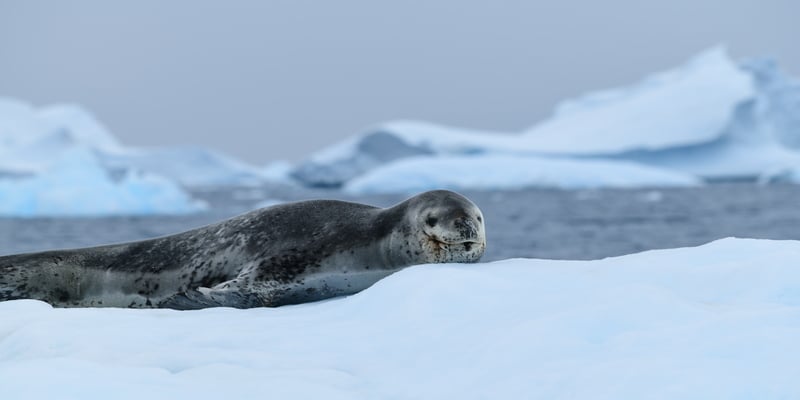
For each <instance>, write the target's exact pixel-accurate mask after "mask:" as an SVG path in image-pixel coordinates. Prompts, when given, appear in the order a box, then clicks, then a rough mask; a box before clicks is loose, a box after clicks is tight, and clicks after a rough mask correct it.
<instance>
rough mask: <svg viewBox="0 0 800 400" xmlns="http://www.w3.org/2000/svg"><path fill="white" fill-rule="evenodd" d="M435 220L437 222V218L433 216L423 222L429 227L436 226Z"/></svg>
mask: <svg viewBox="0 0 800 400" xmlns="http://www.w3.org/2000/svg"><path fill="white" fill-rule="evenodd" d="M437 222H439V220H438V219H436V218H434V217H428V219H426V220H425V223H426V224H428V226H430V227H434V226H436V223H437Z"/></svg>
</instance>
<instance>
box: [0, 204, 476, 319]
mask: <svg viewBox="0 0 800 400" xmlns="http://www.w3.org/2000/svg"><path fill="white" fill-rule="evenodd" d="M485 247H486V238H485V232H484V225H483V215H482V214H481V211H480V210H479V209H478V207H477V206H475V204H473V203H472V202H470V201H469V200H468V199H466V198H465V197H463V196H461V195H459V194H457V193H453V192H449V191H431V192H426V193H422V194H420V195H417V196H415V197H412V198H410V199H408V200H406V201H404V202H402V203H400V204H397V205H395V206H393V207H390V208H386V209H382V208H377V207H373V206H369V205H364V204H357V203H349V202H343V201H335V200H312V201H303V202H296V203H288V204H282V205H277V206H273V207H269V208H264V209H260V210H256V211H252V212H250V213H247V214H243V215H240V216H238V217H234V218H231V219H229V220H226V221H223V222H220V223H216V224H213V225H208V226H205V227H202V228H198V229H194V230H190V231H187V232H183V233H179V234H176V235H171V236H165V237H161V238H156V239H150V240H144V241H139V242H132V243H122V244H116V245H108V246H101V247H93V248H86V249H76V250H59V251H47V252H41V253H31V254H20V255H11V256H5V257H0V300H12V299H39V300H43V301H46V302H48V303H50V304H52V305H54V306H58V307H131V308H176V309H194V308H205V307H214V306H228V307H237V308H249V307H257V306H280V305H285V304H295V303H303V302H309V301H315V300H320V299H325V298H330V297H334V296H339V295H345V294H351V293H355V292H358V291H360V290H363V289H365V288H366V287H368V286H370V285H372V284H373V283H375V282H377V281H378V280H379V279H381V278H383V277H385V276H387V275H389V274H391V273H392V272H395V271H397V270H399V269H401V268H403V267H406V266H409V265H413V264H422V263H440V262H475V261H478V260H479V259H480V257H481V256H482V255H483V252H484V250H485Z"/></svg>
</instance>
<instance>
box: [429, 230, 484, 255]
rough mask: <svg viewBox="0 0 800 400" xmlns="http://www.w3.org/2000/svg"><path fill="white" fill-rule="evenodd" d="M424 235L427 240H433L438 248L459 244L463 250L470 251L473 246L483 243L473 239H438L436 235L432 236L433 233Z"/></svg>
mask: <svg viewBox="0 0 800 400" xmlns="http://www.w3.org/2000/svg"><path fill="white" fill-rule="evenodd" d="M426 236H427V237H428V240H430V241H431V242H433V244H434V245H436V246H437V247H439V248H441V247H443V246H458V245H461V246H464V250H466V251H471V250H472V248H473V247H480V246H481V244H482V243H483V242H481V241H478V240H474V239H465V240H452V241H449V240H442V239H439V238H438V237H436V236H433V235H428V234H426Z"/></svg>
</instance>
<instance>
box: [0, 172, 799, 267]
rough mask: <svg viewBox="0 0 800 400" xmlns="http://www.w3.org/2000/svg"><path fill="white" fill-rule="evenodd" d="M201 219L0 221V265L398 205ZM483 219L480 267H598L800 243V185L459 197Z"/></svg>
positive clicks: (268, 192)
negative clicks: (734, 242) (740, 240)
mask: <svg viewBox="0 0 800 400" xmlns="http://www.w3.org/2000/svg"><path fill="white" fill-rule="evenodd" d="M194 194H195V196H196V197H199V198H201V199H203V200H205V201H206V202H208V203H209V205H210V211H208V212H205V213H201V214H195V215H188V216H136V217H102V218H0V255H6V254H13V253H22V252H31V251H41V250H50V249H62V248H74V247H86V246H95V245H101V244H109V243H115V242H123V241H131V240H138V239H145V238H152V237H156V236H162V235H168V234H172V233H177V232H181V231H184V230H187V229H192V228H196V227H199V226H202V225H206V224H209V223H213V222H216V221H220V220H222V219H225V218H228V217H232V216H234V215H237V214H240V213H243V212H247V211H249V210H252V209H253V208H254V207H255V206H256V205H257V204H259V203H260V202H262V201H264V200H270V199H275V200H281V201H294V200H303V199H318V198H334V199H342V200H350V201H357V202H362V203H367V204H373V205H377V206H382V207H385V206H389V205H392V204H395V203H397V202H400V201H402V200H404V199H405V198H407V197H408V196H407V195H381V196H363V197H352V196H347V195H345V194H343V193H341V192H337V191H312V190H304V189H296V188H286V187H258V188H252V187H248V188H245V187H243V188H234V189H232V188H220V189H206V190H202V191H197V192H195V193H194ZM463 194H464V195H466V196H467V197H469V198H470V199H472V200H473V201H474V202H475V203H476V204H478V206H479V207H480V208H481V209H482V210H483V213H484V216H485V220H486V230H487V241H488V246H487V252H486V254H485V256H484V259H483V260H484V261H491V260H498V259H504V258H513V257H529V258H549V259H597V258H603V257H609V256H618V255H622V254H629V253H635V252H640V251H643V250H650V249H662V248H672V247H683V246H696V245H699V244H703V243H706V242H709V241H712V240H715V239H719V238H724V237H729V236H735V237H748V238H768V239H797V240H800V185H788V184H776V185H756V184H752V183H724V184H713V185H709V186H705V187H699V188H650V189H598V190H552V189H527V190H517V191H493V192H463Z"/></svg>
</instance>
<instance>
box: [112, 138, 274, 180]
mask: <svg viewBox="0 0 800 400" xmlns="http://www.w3.org/2000/svg"><path fill="white" fill-rule="evenodd" d="M99 157H100V159H101V160H102V163H103V165H104V166H105V167H106V168H108V169H111V170H117V169H123V170H124V169H131V168H133V169H137V170H141V171H146V172H149V173H153V174H157V175H160V176H163V177H165V178H168V179H170V180H172V181H175V182H177V183H179V184H181V185H182V186H185V187H190V188H203V187H213V186H229V185H230V186H242V185H245V186H246V185H258V184H259V183H261V182H264V181H266V180H268V179H270V178H272V177H269V176H267V175H265V174H263V173H262V172H261V171H259V169H258V168H256V167H253V166H250V165H247V164H245V163H243V162H240V161H238V160H236V159H233V158H230V157H228V156H225V155H223V154H219V153H217V152H215V151H213V150H209V149H205V148H202V147H166V148H152V149H125V150H124V151H116V152H101V153H100V154H99Z"/></svg>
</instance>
